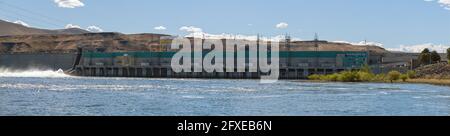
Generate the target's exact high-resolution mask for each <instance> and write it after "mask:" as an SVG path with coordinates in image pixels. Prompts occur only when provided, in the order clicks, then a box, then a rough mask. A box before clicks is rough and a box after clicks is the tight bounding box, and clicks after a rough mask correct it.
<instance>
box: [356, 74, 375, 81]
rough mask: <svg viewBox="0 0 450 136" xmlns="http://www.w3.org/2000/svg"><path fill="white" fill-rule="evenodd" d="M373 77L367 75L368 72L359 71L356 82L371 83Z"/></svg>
mask: <svg viewBox="0 0 450 136" xmlns="http://www.w3.org/2000/svg"><path fill="white" fill-rule="evenodd" d="M374 77H375V75H373V74H372V73H368V72H363V71H360V72H358V78H359V79H358V81H364V82H367V81H373V80H374Z"/></svg>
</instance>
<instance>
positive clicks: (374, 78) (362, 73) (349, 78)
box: [308, 67, 450, 86]
mask: <svg viewBox="0 0 450 136" xmlns="http://www.w3.org/2000/svg"><path fill="white" fill-rule="evenodd" d="M308 78H309V79H310V80H314V81H328V82H390V83H424V84H434V85H446V86H450V79H433V78H432V79H424V78H417V76H416V72H415V71H408V72H407V73H400V72H398V71H391V72H389V73H388V74H373V73H372V72H370V69H369V68H368V67H365V68H363V69H362V70H359V71H343V72H340V73H335V74H329V75H317V74H316V75H311V76H309V77H308Z"/></svg>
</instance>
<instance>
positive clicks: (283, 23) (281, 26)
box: [275, 22, 289, 29]
mask: <svg viewBox="0 0 450 136" xmlns="http://www.w3.org/2000/svg"><path fill="white" fill-rule="evenodd" d="M288 26H289V24H288V23H285V22H281V23H279V24H277V25H276V26H275V27H276V28H278V29H285V28H287V27H288Z"/></svg>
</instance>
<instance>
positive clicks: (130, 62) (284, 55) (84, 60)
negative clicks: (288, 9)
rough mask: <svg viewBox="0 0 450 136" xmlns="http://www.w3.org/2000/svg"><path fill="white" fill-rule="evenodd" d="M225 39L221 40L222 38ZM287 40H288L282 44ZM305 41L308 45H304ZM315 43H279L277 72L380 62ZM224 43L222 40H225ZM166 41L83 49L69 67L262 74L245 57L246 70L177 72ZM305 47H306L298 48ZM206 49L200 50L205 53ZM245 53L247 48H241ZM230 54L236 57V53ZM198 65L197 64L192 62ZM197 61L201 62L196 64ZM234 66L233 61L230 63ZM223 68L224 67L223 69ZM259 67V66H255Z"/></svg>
mask: <svg viewBox="0 0 450 136" xmlns="http://www.w3.org/2000/svg"><path fill="white" fill-rule="evenodd" d="M223 42H225V41H223ZM286 43H288V44H286ZM305 44H309V45H312V47H311V46H305ZM319 44H330V43H328V42H326V41H318V40H315V41H302V43H301V44H296V45H295V44H294V45H293V44H292V43H291V42H289V41H288V42H284V43H281V44H280V45H279V46H280V52H279V63H280V64H279V72H280V78H281V79H304V78H307V76H309V75H311V74H332V73H336V72H340V71H344V70H357V69H360V68H361V67H362V66H364V65H366V64H369V65H376V64H378V63H381V60H382V59H381V56H377V55H371V54H370V52H369V51H365V50H362V51H322V50H318V48H319ZM225 45H226V44H225ZM169 47H170V44H167V43H161V45H160V46H159V48H158V49H156V50H153V51H134V52H101V51H92V50H84V51H83V52H82V53H81V59H80V61H79V63H78V64H76V66H75V67H74V68H73V69H72V71H70V73H71V74H72V75H77V76H100V77H149V78H152V77H155V78H161V77H163V78H232V79H254V78H255V79H256V78H260V76H261V75H262V74H263V73H261V72H250V70H249V67H248V66H249V65H255V64H250V63H249V62H248V58H246V60H247V61H246V62H245V66H246V69H245V71H246V72H236V71H237V70H235V72H213V73H207V72H205V71H203V72H181V73H176V72H174V71H173V70H172V68H171V60H172V56H173V55H174V54H176V52H177V50H171V49H169ZM304 47H308V48H309V49H302V48H304ZM209 51H210V50H203V52H202V53H203V54H207V53H208V52H209ZM245 52H246V54H248V52H247V51H245ZM233 58H234V59H235V62H237V61H236V59H237V58H236V56H235V55H234V56H233ZM194 65H199V64H194ZM200 65H201V64H200ZM224 65H227V64H226V63H225V62H224ZM234 65H235V67H236V64H234ZM224 71H226V70H224ZM258 71H259V70H258Z"/></svg>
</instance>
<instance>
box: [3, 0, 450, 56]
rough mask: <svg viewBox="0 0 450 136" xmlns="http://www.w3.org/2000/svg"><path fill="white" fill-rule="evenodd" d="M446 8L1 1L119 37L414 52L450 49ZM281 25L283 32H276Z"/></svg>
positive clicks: (241, 0) (7, 12) (170, 0)
mask: <svg viewBox="0 0 450 136" xmlns="http://www.w3.org/2000/svg"><path fill="white" fill-rule="evenodd" d="M58 2H59V3H58ZM446 4H448V5H446ZM448 7H450V0H434V1H433V0H209V1H207V0H190V1H187V0H158V1H156V0H81V1H79V0H20V1H18V0H0V18H1V19H4V20H9V21H11V22H14V21H17V20H20V21H22V22H25V23H26V24H28V25H30V26H32V27H40V28H50V29H58V28H64V27H65V26H66V25H67V24H73V26H80V27H81V28H84V29H87V28H88V27H89V26H91V28H93V27H92V26H96V27H99V28H101V29H102V30H103V31H114V32H122V33H166V34H173V35H185V34H187V33H188V32H183V31H181V30H180V28H181V27H183V26H192V27H190V28H199V29H201V30H202V32H204V33H211V34H221V33H231V34H244V35H256V34H258V33H259V34H263V35H267V36H276V35H281V34H285V33H289V34H290V35H291V36H293V37H298V38H300V39H304V40H309V39H312V38H313V37H314V33H319V35H320V38H321V39H325V40H329V41H350V42H360V41H364V40H368V41H374V42H379V43H383V44H384V47H386V48H392V49H396V50H397V49H398V50H405V51H413V50H418V49H416V48H423V47H431V48H436V49H438V50H442V49H443V48H446V47H449V45H450V10H449V8H448ZM23 9H26V10H23ZM282 22H284V23H286V24H288V26H287V27H286V26H284V27H283V28H277V27H276V25H277V24H280V23H282ZM158 26H160V27H159V28H160V29H162V28H165V30H156V29H155V27H158ZM161 26H162V27H161ZM197 30H198V29H197ZM400 47H401V48H400Z"/></svg>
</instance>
